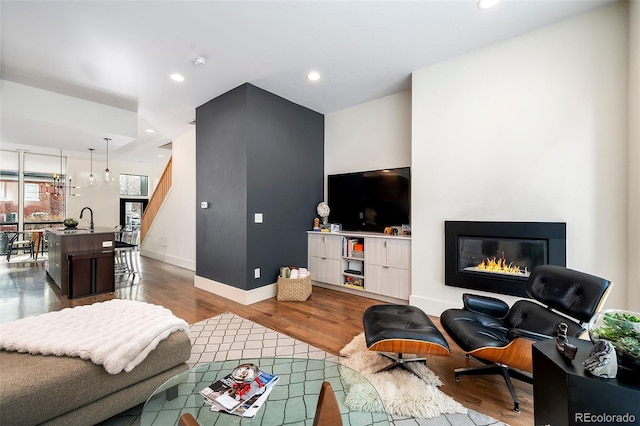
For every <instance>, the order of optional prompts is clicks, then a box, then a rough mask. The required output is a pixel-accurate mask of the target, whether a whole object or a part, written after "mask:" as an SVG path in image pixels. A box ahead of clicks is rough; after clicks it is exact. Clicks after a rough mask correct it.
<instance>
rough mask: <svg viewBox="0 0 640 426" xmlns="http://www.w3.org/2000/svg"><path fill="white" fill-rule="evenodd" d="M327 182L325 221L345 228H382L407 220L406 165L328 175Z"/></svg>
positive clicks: (408, 182) (408, 181)
mask: <svg viewBox="0 0 640 426" xmlns="http://www.w3.org/2000/svg"><path fill="white" fill-rule="evenodd" d="M327 185H328V190H327V192H328V203H329V207H330V209H331V212H330V214H329V222H330V223H340V224H341V225H342V229H343V230H345V231H371V232H382V231H383V230H384V228H385V227H387V226H400V225H402V224H410V223H411V222H410V221H409V214H410V212H411V171H410V168H409V167H402V168H397V169H385V170H372V171H366V172H357V173H344V174H336V175H329V176H328V182H327Z"/></svg>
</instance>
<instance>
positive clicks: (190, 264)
mask: <svg viewBox="0 0 640 426" xmlns="http://www.w3.org/2000/svg"><path fill="white" fill-rule="evenodd" d="M140 256H146V257H150V258H151V259H155V260H159V261H160V262H164V263H168V264H170V265H174V266H178V267H180V268H184V269H188V270H190V271H194V272H195V270H196V262H195V261H194V260H190V259H184V258H182V257H177V256H171V255H168V254H166V253H160V252H157V251H151V250H145V249H142V250H140Z"/></svg>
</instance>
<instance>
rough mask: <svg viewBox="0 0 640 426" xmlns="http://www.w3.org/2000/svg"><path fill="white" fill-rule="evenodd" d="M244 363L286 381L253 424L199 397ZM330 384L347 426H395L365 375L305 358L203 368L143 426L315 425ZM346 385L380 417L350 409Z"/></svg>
mask: <svg viewBox="0 0 640 426" xmlns="http://www.w3.org/2000/svg"><path fill="white" fill-rule="evenodd" d="M244 363H252V364H256V365H257V366H258V367H259V368H260V369H261V370H264V371H265V372H267V373H272V374H276V375H278V376H280V380H279V381H278V382H277V383H276V384H275V385H274V388H273V390H272V392H271V394H270V395H269V397H268V398H267V400H266V402H265V403H264V405H263V406H262V407H260V409H259V410H258V413H257V414H256V416H255V417H253V418H243V417H239V416H235V415H233V414H226V413H216V412H213V411H211V410H210V409H209V406H208V405H205V404H204V398H203V397H202V396H201V395H200V393H199V392H200V391H201V390H202V389H204V388H205V387H207V386H208V385H210V384H211V383H213V382H215V381H216V380H218V379H221V378H222V377H224V376H225V375H227V374H229V373H230V372H231V371H232V370H233V369H234V368H235V367H236V366H238V365H239V364H244ZM324 381H327V382H329V383H331V387H332V388H333V390H334V392H335V394H336V399H337V400H338V404H339V406H340V413H341V415H342V422H343V424H344V425H358V426H363V425H380V426H382V425H388V424H389V421H388V418H387V415H386V414H385V413H384V410H383V405H382V401H381V399H380V396H379V395H378V393H377V391H376V390H375V388H374V387H373V385H371V383H369V382H368V381H367V380H366V379H365V378H364V377H363V376H362V375H360V374H359V373H358V372H356V371H355V370H352V369H350V368H348V367H345V366H343V365H340V364H338V363H335V362H331V361H325V360H313V359H304V358H248V359H237V360H228V361H220V362H213V363H210V364H202V365H198V366H196V367H194V368H192V369H191V370H189V371H186V372H184V373H182V374H179V375H177V376H175V377H173V378H171V379H170V380H168V381H167V382H166V383H164V384H163V385H162V386H160V387H159V388H158V389H157V390H156V391H155V392H154V393H153V395H151V397H149V399H148V400H147V402H146V403H145V405H144V408H143V410H142V416H141V421H140V424H141V426H149V425H163V426H167V425H176V424H177V423H178V419H179V418H180V416H182V415H183V414H184V413H191V414H192V415H193V416H194V417H195V418H196V419H197V420H198V422H199V423H200V424H201V425H202V426H211V425H243V424H246V425H249V424H250V425H261V426H264V425H274V426H276V425H311V424H313V418H314V416H315V412H316V405H317V402H318V396H319V393H320V387H321V385H322V382H324ZM346 383H350V384H351V386H353V391H357V392H358V395H362V396H364V395H366V397H367V398H368V400H367V402H368V406H369V407H372V408H371V409H372V410H374V411H354V410H352V409H350V408H348V407H347V406H346V405H345V396H346V391H347V390H348V388H347V385H346ZM176 385H177V396H176V392H175V388H174V387H175V386H176ZM172 388H173V389H172ZM167 390H169V391H167ZM169 398H171V399H169Z"/></svg>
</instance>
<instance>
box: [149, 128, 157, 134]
mask: <svg viewBox="0 0 640 426" xmlns="http://www.w3.org/2000/svg"><path fill="white" fill-rule="evenodd" d="M155 132H156V131H155V130H153V129H147V133H155Z"/></svg>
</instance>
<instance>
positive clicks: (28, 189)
mask: <svg viewBox="0 0 640 426" xmlns="http://www.w3.org/2000/svg"><path fill="white" fill-rule="evenodd" d="M38 186H39V185H38V184H37V183H25V184H24V200H25V201H40V191H38Z"/></svg>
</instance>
